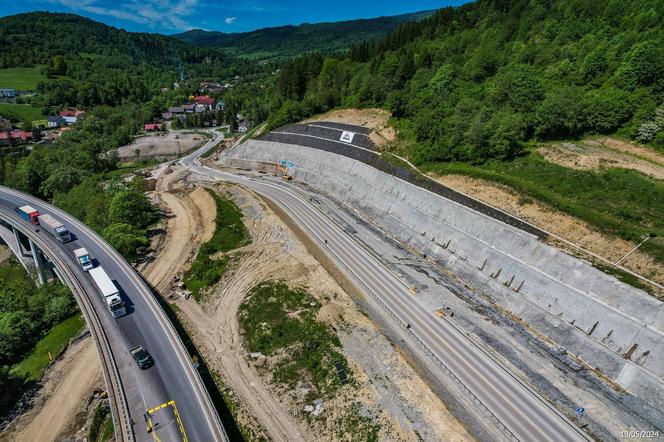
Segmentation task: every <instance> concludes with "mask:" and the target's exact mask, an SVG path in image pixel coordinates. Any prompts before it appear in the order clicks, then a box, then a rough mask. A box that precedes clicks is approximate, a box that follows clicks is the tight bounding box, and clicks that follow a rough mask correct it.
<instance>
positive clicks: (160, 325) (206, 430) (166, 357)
mask: <svg viewBox="0 0 664 442" xmlns="http://www.w3.org/2000/svg"><path fill="white" fill-rule="evenodd" d="M26 203H27V204H30V205H31V206H33V207H35V208H36V209H37V210H38V211H39V212H41V213H48V214H52V215H53V216H55V217H56V218H58V219H59V220H60V221H62V222H63V223H64V224H65V225H66V226H67V227H68V228H69V230H70V231H71V232H72V233H73V234H74V235H75V240H74V241H72V242H69V243H67V244H60V243H59V242H57V241H56V240H55V239H54V238H53V237H52V236H51V235H49V234H48V233H47V232H45V231H44V230H43V229H39V231H37V230H36V229H35V228H34V226H31V225H30V224H29V223H28V222H27V221H24V220H23V219H22V218H20V217H19V215H18V214H16V213H15V212H14V208H15V207H17V206H20V205H23V204H26ZM0 208H1V209H3V210H2V213H0V217H2V218H3V219H5V220H6V221H8V222H10V223H11V224H14V225H15V226H18V227H19V228H20V229H21V230H22V231H23V232H26V233H28V234H30V235H35V236H36V237H37V238H38V239H39V240H40V241H41V242H43V243H44V244H46V245H48V248H49V249H50V250H56V251H57V253H58V261H60V262H62V263H64V265H66V266H67V267H68V271H69V272H70V273H71V274H73V275H74V276H75V278H76V279H77V280H78V281H79V282H80V284H81V285H82V286H83V288H84V289H85V292H86V293H87V295H88V299H89V301H90V302H91V304H92V305H93V306H94V309H95V311H96V314H97V316H98V317H99V320H100V321H101V324H102V326H103V329H104V332H105V334H106V336H107V337H108V342H109V344H110V348H111V350H112V353H113V357H114V359H115V361H116V364H117V368H118V371H119V374H120V378H121V381H122V387H123V390H124V394H125V397H126V399H127V404H128V412H129V415H130V417H131V420H132V422H131V425H132V428H133V433H134V437H135V440H138V441H149V440H160V441H163V442H167V441H183V440H189V441H224V440H227V437H226V433H225V431H224V429H223V427H222V424H221V421H220V420H219V416H218V415H217V412H216V410H215V408H214V406H213V404H212V402H211V400H210V397H209V396H208V394H207V391H206V390H205V387H204V385H203V383H202V381H201V379H200V376H199V375H198V373H197V372H196V370H195V369H194V368H193V366H192V364H191V359H190V356H189V355H188V354H187V353H186V350H185V348H184V346H183V344H182V342H181V341H180V339H179V337H178V336H177V334H176V333H175V331H174V329H173V327H172V325H171V324H170V322H169V321H168V319H167V318H166V316H165V315H164V313H163V311H162V310H161V308H160V307H159V306H158V304H157V302H156V300H155V299H154V297H153V295H152V294H151V292H150V290H149V289H148V287H147V286H146V285H145V284H144V282H143V281H142V280H141V279H140V277H139V276H138V275H137V274H136V272H135V271H134V270H133V269H132V268H131V267H130V266H129V264H127V263H126V261H124V259H122V258H121V257H120V255H119V254H118V253H117V252H116V251H115V250H114V249H112V248H111V247H110V246H109V245H108V244H107V243H106V242H105V241H103V240H102V239H101V238H100V237H99V236H98V235H97V234H95V233H94V232H93V231H91V230H90V229H89V228H87V227H86V226H85V225H83V223H81V222H80V221H78V220H77V219H75V218H74V217H72V216H70V215H68V214H67V213H65V212H63V211H61V210H59V209H57V208H55V207H54V206H51V205H50V204H48V203H46V202H44V201H41V200H39V199H37V198H34V197H31V196H28V195H25V194H23V193H20V192H17V191H14V190H13V189H9V188H6V187H2V186H0ZM79 247H85V248H86V249H87V250H88V251H89V252H90V254H91V256H92V258H93V259H95V260H96V261H97V262H98V263H99V264H101V265H102V266H103V267H104V269H105V270H106V272H107V273H108V275H109V276H110V277H111V279H112V280H114V281H115V283H116V285H117V286H118V287H119V288H120V289H121V294H122V296H123V298H124V300H125V303H127V305H128V306H129V310H130V312H129V314H128V315H126V316H123V317H120V318H117V319H113V318H112V317H111V315H110V312H109V311H108V310H107V309H106V307H105V305H104V304H103V302H102V300H101V296H100V294H99V292H98V291H97V289H96V287H95V286H94V285H93V282H92V278H91V277H90V276H89V275H88V274H87V273H85V272H83V270H82V269H80V267H79V266H78V265H77V263H76V261H75V258H74V254H73V251H74V250H75V249H76V248H79ZM138 345H141V346H143V347H144V348H146V349H147V350H148V351H149V352H150V354H151V355H152V356H153V357H154V360H155V365H154V367H152V368H150V369H147V370H141V369H139V368H138V366H137V364H136V362H135V361H134V360H133V359H132V357H131V355H130V353H129V349H131V348H132V347H135V346H138ZM163 404H166V405H165V406H163V407H162V405H163ZM155 407H158V409H156V410H154V412H153V414H152V418H151V421H152V424H153V425H155V431H154V432H153V433H151V434H149V433H148V432H147V423H146V421H145V419H144V414H145V413H146V411H148V410H150V409H154V408H155ZM129 437H131V436H129ZM127 438H128V437H126V436H125V439H127Z"/></svg>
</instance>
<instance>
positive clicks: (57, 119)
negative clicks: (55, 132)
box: [46, 115, 67, 128]
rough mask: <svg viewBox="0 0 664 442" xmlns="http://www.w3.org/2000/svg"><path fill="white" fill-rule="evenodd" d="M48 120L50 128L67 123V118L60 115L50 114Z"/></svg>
mask: <svg viewBox="0 0 664 442" xmlns="http://www.w3.org/2000/svg"><path fill="white" fill-rule="evenodd" d="M46 121H48V127H49V128H55V127H62V126H64V125H66V124H67V122H66V121H65V119H64V118H62V117H61V116H60V115H49V116H48V117H46Z"/></svg>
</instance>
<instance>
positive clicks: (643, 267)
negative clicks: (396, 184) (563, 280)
mask: <svg viewBox="0 0 664 442" xmlns="http://www.w3.org/2000/svg"><path fill="white" fill-rule="evenodd" d="M431 177H432V178H434V179H436V180H437V181H440V182H441V183H443V184H445V185H447V186H450V187H451V188H453V189H458V190H460V191H462V192H464V193H467V194H469V195H471V196H473V197H475V198H477V199H479V200H480V201H484V202H485V203H487V204H491V205H492V206H494V207H497V208H499V209H501V210H504V211H505V212H508V213H511V214H512V215H515V216H518V217H519V218H522V219H524V220H526V221H528V222H530V223H532V224H534V225H535V226H538V227H540V228H543V229H546V230H548V231H549V232H551V233H555V234H556V235H558V236H560V237H561V238H564V239H566V240H567V241H570V242H572V243H574V244H577V245H579V246H581V247H583V248H584V249H587V250H590V251H591V252H593V253H596V254H598V255H599V256H601V257H603V258H605V259H608V260H609V261H611V262H615V261H617V260H618V259H620V258H621V257H622V256H624V255H625V254H626V253H627V252H629V251H630V250H631V249H632V248H633V247H634V245H633V244H632V243H631V242H629V241H625V240H623V239H620V238H617V237H614V236H610V235H606V234H604V233H601V232H599V231H597V230H596V229H594V228H593V227H591V226H590V225H588V224H587V223H585V222H584V221H581V220H579V219H578V218H575V217H573V216H571V215H567V214H565V213H563V212H561V211H559V210H557V209H554V208H552V207H551V206H548V205H546V204H544V203H541V202H538V201H533V200H531V199H524V198H523V197H522V196H521V195H519V193H518V192H516V191H515V190H514V189H512V188H510V187H508V186H504V185H501V184H497V183H492V182H489V181H485V180H481V179H477V178H471V177H468V176H463V175H445V176H435V175H431ZM551 241H552V244H553V245H555V246H556V247H559V248H561V249H570V247H569V246H567V245H565V244H564V243H562V242H561V241H556V240H555V239H552V240H551ZM568 252H570V253H576V252H577V251H576V250H568ZM622 265H623V266H625V267H627V268H628V269H630V270H632V271H634V272H637V273H639V274H641V275H644V276H646V277H648V278H651V279H653V280H654V281H657V282H659V283H662V282H664V268H662V265H661V264H658V263H657V262H655V260H654V259H653V258H652V257H650V256H649V255H647V254H645V253H642V252H641V251H638V250H637V251H636V252H634V253H633V254H632V255H630V257H629V258H628V259H627V260H625V261H624V262H623V263H622Z"/></svg>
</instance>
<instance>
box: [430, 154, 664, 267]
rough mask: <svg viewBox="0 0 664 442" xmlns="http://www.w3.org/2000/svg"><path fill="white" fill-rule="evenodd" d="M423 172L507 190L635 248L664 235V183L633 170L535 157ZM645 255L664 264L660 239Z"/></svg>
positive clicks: (650, 244) (434, 166) (432, 167)
mask: <svg viewBox="0 0 664 442" xmlns="http://www.w3.org/2000/svg"><path fill="white" fill-rule="evenodd" d="M421 169H422V170H423V171H425V172H434V173H436V174H441V175H445V174H462V175H468V176H471V177H475V178H481V179H486V180H488V181H494V182H498V183H501V184H505V185H507V186H509V187H512V188H514V189H516V190H517V191H519V192H521V193H522V194H524V195H525V196H527V197H531V198H534V199H536V200H539V201H542V202H544V203H547V204H549V205H551V206H553V207H555V208H556V209H559V210H561V211H562V212H565V213H568V214H570V215H573V216H575V217H577V218H580V219H581V220H583V221H585V222H587V223H588V224H590V225H591V226H593V227H595V228H597V229H598V230H600V231H601V232H604V233H608V234H611V235H615V236H618V237H620V238H623V239H626V240H629V241H632V242H634V243H638V242H640V241H641V239H642V238H643V237H644V236H645V235H647V234H648V233H650V232H654V233H656V234H658V235H659V236H660V237H661V236H662V235H664V183H663V182H661V181H658V180H655V179H652V178H650V177H647V176H645V175H643V174H641V173H639V172H636V171H633V170H626V169H606V170H601V171H582V170H574V169H569V168H566V167H563V166H559V165H557V164H553V163H551V162H548V161H546V160H545V159H544V158H542V157H541V156H540V155H539V154H538V153H536V152H532V153H531V154H530V155H528V156H525V157H522V158H517V159H515V160H513V161H511V162H500V161H490V162H487V163H485V164H482V165H478V166H472V165H469V164H466V163H428V164H424V165H422V166H421ZM641 250H642V251H645V252H647V253H648V254H649V255H651V256H652V257H653V258H655V260H656V261H657V262H660V263H664V242H662V241H659V238H657V240H654V241H648V242H647V243H645V244H644V245H643V246H642V247H641Z"/></svg>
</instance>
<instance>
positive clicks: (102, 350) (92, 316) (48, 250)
mask: <svg viewBox="0 0 664 442" xmlns="http://www.w3.org/2000/svg"><path fill="white" fill-rule="evenodd" d="M8 214H9V216H7V215H8ZM0 215H1V216H2V217H3V218H4V220H5V222H7V223H8V224H11V225H12V226H13V227H14V228H16V229H18V230H19V231H20V232H22V233H23V234H24V235H26V236H28V237H29V238H30V239H31V240H32V241H33V243H34V244H36V245H37V246H38V247H39V248H40V249H41V251H42V252H44V253H45V254H46V255H47V256H48V259H49V260H50V261H51V262H52V263H53V264H54V265H55V266H56V267H57V268H58V270H59V271H60V273H61V275H62V277H63V279H64V280H65V281H66V283H67V285H68V286H69V288H70V289H71V291H72V293H73V295H74V298H76V301H77V303H78V305H79V307H80V309H81V313H82V314H83V317H84V318H85V321H86V323H87V325H88V328H89V329H90V333H91V334H92V337H93V338H94V340H95V344H96V346H97V353H98V355H99V359H100V362H101V365H102V373H103V374H104V382H105V384H106V390H107V393H108V396H109V401H110V403H111V416H112V417H113V427H114V430H115V440H118V441H119V440H122V441H126V442H133V441H134V440H135V439H134V432H133V429H132V425H131V418H130V415H129V408H128V405H127V398H126V396H125V394H124V389H123V387H122V380H121V378H120V372H119V371H118V367H117V364H116V363H115V359H114V358H113V352H112V351H111V346H110V344H109V342H108V337H107V336H106V332H105V331H104V328H103V327H102V325H101V321H100V320H99V316H97V312H96V310H95V309H94V307H93V306H92V303H91V302H90V300H89V298H88V296H87V293H86V291H85V290H84V289H83V286H82V284H81V282H80V281H79V279H78V277H77V276H76V275H75V274H74V272H72V271H71V269H70V268H69V266H68V265H67V264H66V263H65V262H64V260H63V259H62V258H60V256H59V255H58V253H57V252H56V251H55V250H54V249H53V248H52V247H51V246H50V245H48V244H47V243H46V242H44V241H43V240H42V239H41V237H40V236H39V235H35V234H34V233H33V232H30V231H26V230H25V229H23V228H22V226H20V225H16V224H15V223H12V222H11V221H10V219H11V217H12V215H13V214H12V212H10V211H9V210H7V209H5V208H0Z"/></svg>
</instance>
